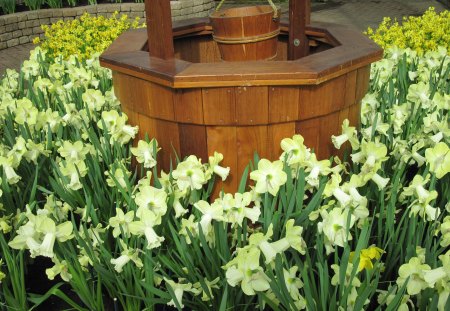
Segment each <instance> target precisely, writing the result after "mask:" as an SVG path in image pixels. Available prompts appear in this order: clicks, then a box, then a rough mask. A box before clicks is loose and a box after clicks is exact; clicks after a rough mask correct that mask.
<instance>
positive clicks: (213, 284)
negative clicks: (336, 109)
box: [193, 277, 220, 301]
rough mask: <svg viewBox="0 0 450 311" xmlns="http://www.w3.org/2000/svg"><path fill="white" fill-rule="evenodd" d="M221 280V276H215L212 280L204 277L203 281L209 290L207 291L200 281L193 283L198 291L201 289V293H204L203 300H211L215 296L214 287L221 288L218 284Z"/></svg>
mask: <svg viewBox="0 0 450 311" xmlns="http://www.w3.org/2000/svg"><path fill="white" fill-rule="evenodd" d="M219 281H220V277H217V278H215V279H214V280H212V281H209V280H208V279H207V278H204V279H203V283H204V284H205V285H206V287H207V289H208V292H206V291H205V289H204V288H203V287H202V284H201V283H200V282H197V283H195V284H194V285H193V287H194V288H195V289H197V291H199V294H200V293H201V294H202V301H211V299H213V298H214V295H213V291H212V289H220V287H219V285H217V284H218V283H219Z"/></svg>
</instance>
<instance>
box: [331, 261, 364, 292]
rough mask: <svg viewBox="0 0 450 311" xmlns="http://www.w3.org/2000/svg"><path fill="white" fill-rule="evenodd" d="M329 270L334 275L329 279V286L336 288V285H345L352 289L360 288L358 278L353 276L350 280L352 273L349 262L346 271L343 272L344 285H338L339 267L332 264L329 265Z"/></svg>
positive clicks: (351, 266)
mask: <svg viewBox="0 0 450 311" xmlns="http://www.w3.org/2000/svg"><path fill="white" fill-rule="evenodd" d="M331 269H333V271H334V275H333V277H332V278H331V284H332V285H334V286H336V285H345V286H349V285H351V286H352V287H360V286H361V281H360V280H359V279H358V277H357V276H356V275H354V276H353V278H352V272H353V264H352V263H351V262H349V263H348V264H347V270H345V278H344V284H340V279H341V278H340V275H341V272H340V269H341V267H340V266H339V265H337V264H332V265H331Z"/></svg>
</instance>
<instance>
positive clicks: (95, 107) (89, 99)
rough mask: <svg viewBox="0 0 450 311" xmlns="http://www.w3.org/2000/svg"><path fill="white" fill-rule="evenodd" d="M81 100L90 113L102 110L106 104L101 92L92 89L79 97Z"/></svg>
mask: <svg viewBox="0 0 450 311" xmlns="http://www.w3.org/2000/svg"><path fill="white" fill-rule="evenodd" d="M81 99H82V100H83V103H84V104H85V105H86V107H88V109H89V110H90V111H91V112H93V111H100V110H102V108H103V106H104V105H105V103H106V100H105V97H104V96H103V94H102V92H100V91H99V90H94V89H87V90H86V91H85V92H84V93H83V95H81Z"/></svg>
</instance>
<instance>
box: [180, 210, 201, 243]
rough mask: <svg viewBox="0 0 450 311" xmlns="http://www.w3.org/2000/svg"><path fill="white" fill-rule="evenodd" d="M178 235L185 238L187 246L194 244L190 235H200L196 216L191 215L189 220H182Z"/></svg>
mask: <svg viewBox="0 0 450 311" xmlns="http://www.w3.org/2000/svg"><path fill="white" fill-rule="evenodd" d="M188 232H189V233H188ZM178 233H179V234H180V235H182V236H184V237H185V239H186V243H187V244H191V243H192V241H191V238H190V235H192V236H193V237H196V236H197V235H198V224H197V223H196V222H195V216H194V215H190V216H189V218H187V219H186V218H181V229H180V231H179V232H178Z"/></svg>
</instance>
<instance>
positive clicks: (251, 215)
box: [224, 192, 261, 227]
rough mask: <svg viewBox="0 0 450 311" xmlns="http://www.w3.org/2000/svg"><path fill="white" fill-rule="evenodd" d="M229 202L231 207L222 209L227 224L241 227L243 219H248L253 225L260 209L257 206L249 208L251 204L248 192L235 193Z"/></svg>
mask: <svg viewBox="0 0 450 311" xmlns="http://www.w3.org/2000/svg"><path fill="white" fill-rule="evenodd" d="M231 202H232V205H231V206H230V207H229V208H225V207H224V211H225V213H226V218H227V221H228V222H229V223H231V224H233V225H238V226H240V227H242V224H243V222H244V218H248V219H249V220H250V221H251V222H252V223H253V224H254V223H255V222H256V221H258V219H259V215H261V209H260V207H259V206H254V207H249V205H250V204H251V203H252V194H251V193H250V192H245V193H235V195H234V198H233V199H232V200H231Z"/></svg>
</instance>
